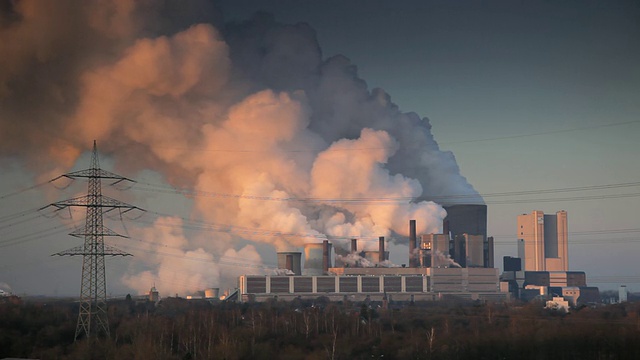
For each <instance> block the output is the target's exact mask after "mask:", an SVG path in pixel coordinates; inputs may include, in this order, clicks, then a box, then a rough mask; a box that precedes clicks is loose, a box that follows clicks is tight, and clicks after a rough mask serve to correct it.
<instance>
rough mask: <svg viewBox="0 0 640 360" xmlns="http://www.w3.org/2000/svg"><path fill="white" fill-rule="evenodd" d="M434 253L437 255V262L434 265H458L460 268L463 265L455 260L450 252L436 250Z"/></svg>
mask: <svg viewBox="0 0 640 360" xmlns="http://www.w3.org/2000/svg"><path fill="white" fill-rule="evenodd" d="M434 255H435V261H434V262H435V264H434V266H436V267H458V268H461V267H462V266H460V264H458V263H457V262H455V261H454V260H453V259H452V258H451V255H449V254H444V253H443V252H442V251H438V250H436V252H435V254H434Z"/></svg>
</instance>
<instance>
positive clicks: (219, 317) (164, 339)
mask: <svg viewBox="0 0 640 360" xmlns="http://www.w3.org/2000/svg"><path fill="white" fill-rule="evenodd" d="M378 305H379V304H362V303H348V302H347V303H331V302H329V301H327V300H326V299H324V298H319V299H317V300H315V301H301V300H296V301H293V302H278V301H272V302H268V303H263V304H236V303H217V304H210V303H207V302H202V301H187V300H183V299H175V298H168V299H164V300H163V301H162V302H161V303H159V304H158V305H153V304H152V303H146V302H138V303H136V302H135V301H132V300H123V301H118V302H112V303H110V305H109V321H110V325H111V338H110V339H106V338H104V337H101V338H97V339H92V340H88V339H82V340H79V341H77V342H74V341H73V336H74V333H75V325H76V320H77V311H78V309H77V304H73V303H64V302H49V303H43V302H33V301H24V302H20V301H14V302H9V301H5V302H3V303H0V359H1V358H4V357H25V358H36V359H269V360H275V359H372V358H383V359H640V317H639V312H640V304H638V303H625V304H617V305H608V306H602V307H598V308H589V307H584V308H581V309H575V310H572V311H571V312H570V313H569V314H564V313H559V312H553V311H549V310H544V309H543V308H542V305H541V304H540V303H530V304H495V303H494V304H482V303H459V302H455V301H440V302H432V303H420V304H411V305H409V306H403V307H400V306H399V305H398V304H391V305H390V306H389V308H388V309H383V308H380V307H379V306H378Z"/></svg>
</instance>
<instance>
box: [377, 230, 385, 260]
mask: <svg viewBox="0 0 640 360" xmlns="http://www.w3.org/2000/svg"><path fill="white" fill-rule="evenodd" d="M383 262H384V236H380V238H378V263H379V264H381V263H383Z"/></svg>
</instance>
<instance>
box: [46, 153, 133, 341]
mask: <svg viewBox="0 0 640 360" xmlns="http://www.w3.org/2000/svg"><path fill="white" fill-rule="evenodd" d="M62 177H66V178H69V179H77V178H86V179H88V183H89V186H88V192H87V195H85V196H80V197H77V198H72V199H67V200H63V201H59V202H55V203H53V204H50V205H48V206H47V207H55V208H57V210H61V209H65V208H68V207H72V206H79V207H85V208H86V209H87V215H86V220H85V226H84V228H83V229H78V230H76V231H74V232H72V233H71V234H69V235H71V236H75V237H79V238H84V245H82V246H77V247H74V248H71V249H69V250H65V251H62V252H59V253H56V254H53V255H60V256H65V255H66V256H80V255H82V283H81V285H80V314H79V315H78V324H77V326H76V334H75V340H77V339H78V338H79V337H80V336H82V335H85V336H86V337H87V338H90V337H92V336H98V335H100V334H104V335H106V336H107V337H108V336H109V321H108V318H107V280H106V276H105V266H104V265H105V262H104V258H105V256H130V255H131V254H128V253H126V252H124V251H122V250H119V249H117V248H115V247H113V246H110V245H106V244H105V243H104V237H105V236H120V237H126V236H124V235H120V234H118V233H116V232H114V231H113V230H111V229H109V228H107V227H105V226H104V224H103V215H104V214H105V213H107V212H109V211H114V210H118V211H120V213H121V214H122V213H125V212H128V211H131V210H134V209H139V208H138V207H136V206H133V205H129V204H126V203H123V202H121V201H118V200H116V199H112V198H110V197H107V196H104V195H102V179H109V180H113V181H114V182H113V184H112V185H114V184H116V183H121V182H124V181H130V182H134V181H133V180H131V179H128V178H125V177H123V176H120V175H117V174H114V173H111V172H108V171H105V170H102V169H100V163H99V161H98V149H97V146H96V142H95V141H94V142H93V154H92V156H91V167H90V168H89V169H85V170H80V171H75V172H70V173H68V174H65V175H61V176H59V177H58V178H56V179H59V178H62ZM56 179H54V180H56ZM52 181H53V180H52Z"/></svg>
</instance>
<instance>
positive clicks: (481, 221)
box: [442, 205, 493, 267]
mask: <svg viewBox="0 0 640 360" xmlns="http://www.w3.org/2000/svg"><path fill="white" fill-rule="evenodd" d="M444 209H445V210H446V211H447V217H445V218H444V221H443V224H442V227H443V232H444V233H445V234H447V233H450V235H451V238H452V239H456V237H458V236H463V234H469V235H481V236H482V243H483V247H484V251H483V252H484V254H483V258H484V260H483V264H482V266H484V267H493V242H492V243H491V244H489V243H488V239H487V205H449V206H444ZM454 241H455V240H454ZM454 248H455V244H454ZM462 248H464V247H461V249H460V250H462ZM460 255H461V254H460V253H459V252H456V251H454V254H453V256H454V258H455V259H459V260H462V259H463V257H462V256H460ZM464 260H466V257H465V258H464ZM467 266H469V265H468V264H467Z"/></svg>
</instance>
